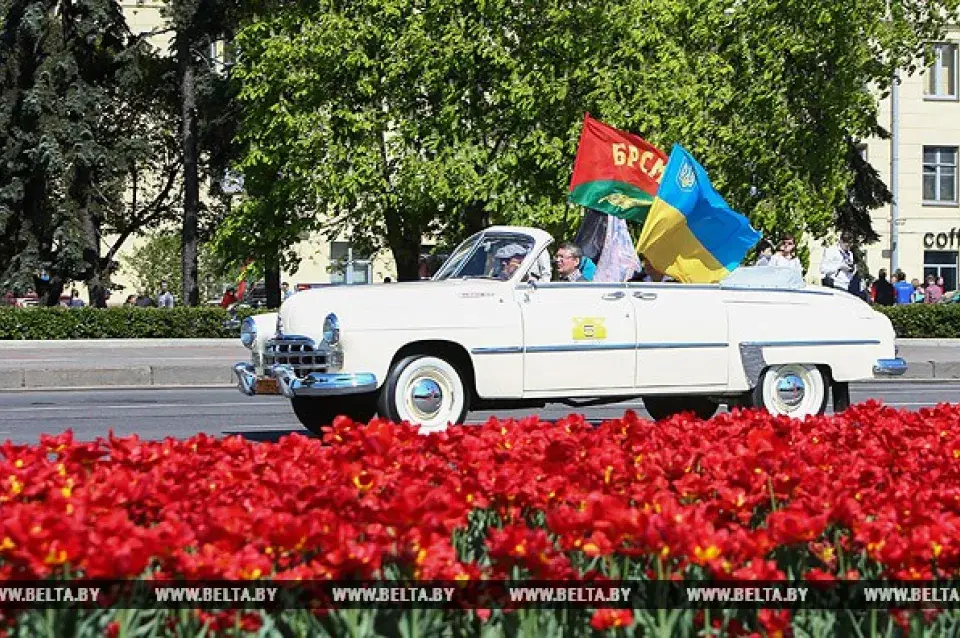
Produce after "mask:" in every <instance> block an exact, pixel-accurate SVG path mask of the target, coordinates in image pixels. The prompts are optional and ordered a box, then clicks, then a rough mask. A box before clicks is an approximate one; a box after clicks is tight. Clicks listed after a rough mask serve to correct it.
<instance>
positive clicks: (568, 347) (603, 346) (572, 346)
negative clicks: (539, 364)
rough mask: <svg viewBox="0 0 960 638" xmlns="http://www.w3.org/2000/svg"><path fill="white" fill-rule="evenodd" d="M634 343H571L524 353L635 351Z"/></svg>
mask: <svg viewBox="0 0 960 638" xmlns="http://www.w3.org/2000/svg"><path fill="white" fill-rule="evenodd" d="M635 349H636V345H635V344H632V343H584V344H582V345H581V344H579V343H569V344H560V345H555V346H525V347H524V349H523V351H524V352H525V353H529V354H539V353H544V352H581V351H584V350H635Z"/></svg>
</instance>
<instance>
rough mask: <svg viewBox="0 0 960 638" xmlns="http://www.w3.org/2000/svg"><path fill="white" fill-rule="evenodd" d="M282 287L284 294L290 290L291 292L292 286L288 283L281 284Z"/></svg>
mask: <svg viewBox="0 0 960 638" xmlns="http://www.w3.org/2000/svg"><path fill="white" fill-rule="evenodd" d="M280 287H281V288H282V289H283V292H287V291H288V290H290V284H288V283H287V282H283V283H282V284H280Z"/></svg>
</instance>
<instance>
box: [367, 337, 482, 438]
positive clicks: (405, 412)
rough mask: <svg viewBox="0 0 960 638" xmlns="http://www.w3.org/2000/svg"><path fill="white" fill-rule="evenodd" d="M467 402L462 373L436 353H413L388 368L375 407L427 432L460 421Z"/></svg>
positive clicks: (394, 418)
mask: <svg viewBox="0 0 960 638" xmlns="http://www.w3.org/2000/svg"><path fill="white" fill-rule="evenodd" d="M468 403H469V401H468V397H467V389H466V386H465V384H464V382H463V376H462V375H461V373H460V371H459V370H457V368H456V367H455V366H454V365H452V364H451V363H450V362H448V361H446V360H444V359H441V358H439V357H433V356H428V355H413V356H409V357H405V358H403V359H401V360H400V361H397V362H396V363H395V364H394V365H393V367H392V368H390V373H389V374H388V375H387V380H386V382H385V383H384V384H383V387H382V388H381V390H380V400H379V403H378V408H379V413H380V416H382V417H385V418H387V419H390V420H391V421H394V422H396V423H399V422H401V421H407V422H408V423H410V424H411V425H419V426H420V427H421V431H424V432H429V431H439V430H444V429H446V427H447V425H449V424H451V423H453V424H460V423H463V420H464V419H465V418H466V416H467V409H468V407H469V406H468Z"/></svg>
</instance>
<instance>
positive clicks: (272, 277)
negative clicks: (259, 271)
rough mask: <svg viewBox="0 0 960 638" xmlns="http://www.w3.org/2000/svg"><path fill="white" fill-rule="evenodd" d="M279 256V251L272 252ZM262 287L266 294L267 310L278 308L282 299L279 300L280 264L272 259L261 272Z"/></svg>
mask: <svg viewBox="0 0 960 638" xmlns="http://www.w3.org/2000/svg"><path fill="white" fill-rule="evenodd" d="M273 254H274V255H277V254H279V251H277V252H274V253H273ZM263 285H264V287H265V288H266V293H267V308H279V307H280V304H281V303H282V302H283V299H281V298H280V262H279V260H277V259H275V258H274V259H272V260H271V261H268V262H267V263H266V264H265V267H264V270H263Z"/></svg>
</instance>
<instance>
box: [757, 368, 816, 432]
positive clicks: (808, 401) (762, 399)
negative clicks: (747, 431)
mask: <svg viewBox="0 0 960 638" xmlns="http://www.w3.org/2000/svg"><path fill="white" fill-rule="evenodd" d="M827 394H828V393H827V379H826V375H824V373H823V370H821V369H820V368H818V367H817V366H815V365H812V364H802V363H790V364H784V365H773V366H770V367H769V368H767V369H766V370H764V371H763V374H762V375H760V381H759V382H758V383H757V387H756V388H754V390H753V405H754V406H756V407H758V408H764V409H765V410H767V412H769V413H771V414H775V415H781V414H782V415H786V416H790V417H797V418H801V419H802V418H803V417H805V416H810V415H815V414H823V413H824V411H826V409H827Z"/></svg>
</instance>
